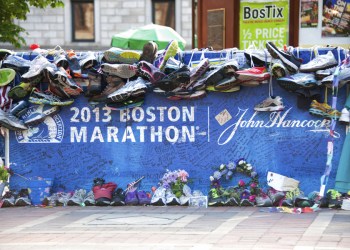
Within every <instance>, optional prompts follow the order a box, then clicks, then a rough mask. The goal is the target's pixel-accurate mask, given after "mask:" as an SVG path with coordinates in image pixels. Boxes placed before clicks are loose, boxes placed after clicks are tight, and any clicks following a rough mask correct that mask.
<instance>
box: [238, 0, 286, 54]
mask: <svg viewBox="0 0 350 250" xmlns="http://www.w3.org/2000/svg"><path fill="white" fill-rule="evenodd" d="M288 4H289V1H288V0H287V1H286V0H281V1H241V4H240V17H239V18H240V27H239V30H240V44H239V46H240V49H247V48H248V47H249V46H254V47H255V48H257V49H264V48H265V45H266V42H268V41H271V42H273V43H274V44H276V46H277V47H279V48H282V47H283V45H285V44H288V27H289V22H288V20H289V17H288V15H289V8H288Z"/></svg>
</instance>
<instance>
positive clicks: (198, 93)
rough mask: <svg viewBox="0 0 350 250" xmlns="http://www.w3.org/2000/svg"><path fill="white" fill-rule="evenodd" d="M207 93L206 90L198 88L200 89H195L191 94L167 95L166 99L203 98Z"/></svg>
mask: <svg viewBox="0 0 350 250" xmlns="http://www.w3.org/2000/svg"><path fill="white" fill-rule="evenodd" d="M206 95H207V92H205V90H200V91H196V92H194V93H192V94H188V95H173V96H169V97H168V99H169V100H173V101H177V100H196V99H200V98H203V97H205V96H206Z"/></svg>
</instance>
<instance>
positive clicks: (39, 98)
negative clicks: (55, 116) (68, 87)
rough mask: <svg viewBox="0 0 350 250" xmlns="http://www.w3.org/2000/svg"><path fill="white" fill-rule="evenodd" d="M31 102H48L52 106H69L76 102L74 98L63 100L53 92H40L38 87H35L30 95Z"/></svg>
mask: <svg viewBox="0 0 350 250" xmlns="http://www.w3.org/2000/svg"><path fill="white" fill-rule="evenodd" d="M29 102H30V103H33V104H39V105H40V104H48V105H52V106H68V105H71V104H72V103H73V102H74V99H66V100H62V99H61V98H59V97H58V96H55V95H53V94H52V93H51V92H49V91H46V92H45V93H43V92H40V91H39V90H37V89H33V91H32V93H31V94H30V96H29Z"/></svg>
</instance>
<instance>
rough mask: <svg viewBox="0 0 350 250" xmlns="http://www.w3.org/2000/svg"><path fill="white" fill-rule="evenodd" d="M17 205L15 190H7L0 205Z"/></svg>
mask: <svg viewBox="0 0 350 250" xmlns="http://www.w3.org/2000/svg"><path fill="white" fill-rule="evenodd" d="M14 205H15V196H14V194H13V192H11V191H7V192H6V193H5V194H4V196H3V197H2V199H1V202H0V207H13V206H14Z"/></svg>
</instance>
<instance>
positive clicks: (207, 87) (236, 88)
mask: <svg viewBox="0 0 350 250" xmlns="http://www.w3.org/2000/svg"><path fill="white" fill-rule="evenodd" d="M205 89H206V90H207V91H212V92H222V93H232V92H237V91H239V90H240V89H241V87H240V86H239V85H238V86H234V87H232V88H231V89H226V90H217V89H215V87H214V86H206V88H205Z"/></svg>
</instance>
